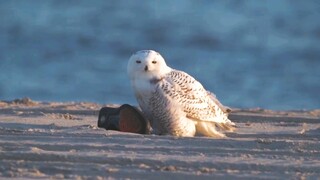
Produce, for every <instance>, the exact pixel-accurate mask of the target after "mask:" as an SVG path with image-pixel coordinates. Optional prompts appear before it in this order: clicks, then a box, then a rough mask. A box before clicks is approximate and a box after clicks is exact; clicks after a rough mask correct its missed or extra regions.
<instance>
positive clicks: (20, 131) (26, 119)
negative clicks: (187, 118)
mask: <svg viewBox="0 0 320 180" xmlns="http://www.w3.org/2000/svg"><path fill="white" fill-rule="evenodd" d="M103 106H107V105H101V104H96V103H89V102H79V103H73V102H70V103H60V102H36V101H32V100H31V99H29V98H24V99H17V100H13V101H0V159H1V163H0V169H1V171H0V178H1V179H2V178H11V177H15V178H21V179H24V178H95V179H103V178H107V177H110V178H116V179H118V178H132V179H160V178H161V179H165V178H172V179H173V178H174V179H178V178H179V179H185V178H192V179H195V178H201V179H212V178H226V177H227V178H254V179H259V178H267V179H292V178H294V179H296V178H301V179H304V178H311V179H316V178H319V177H320V109H318V110H311V111H304V110H292V111H271V110H264V109H258V108H256V109H234V110H233V112H232V113H231V114H230V116H229V117H230V119H231V120H232V121H234V122H235V123H236V125H237V130H236V131H235V133H230V134H227V136H228V138H225V139H211V138H207V137H194V138H177V137H171V136H156V135H140V134H130V133H123V132H118V131H106V130H104V129H101V128H98V127H97V118H98V112H99V110H100V108H101V107H103ZM108 106H114V107H115V106H118V105H108Z"/></svg>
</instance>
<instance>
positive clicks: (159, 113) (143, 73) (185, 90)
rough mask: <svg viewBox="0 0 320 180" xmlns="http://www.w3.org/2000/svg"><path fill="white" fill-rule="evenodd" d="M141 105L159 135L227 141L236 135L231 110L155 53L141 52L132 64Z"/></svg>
mask: <svg viewBox="0 0 320 180" xmlns="http://www.w3.org/2000/svg"><path fill="white" fill-rule="evenodd" d="M128 74H129V77H130V79H131V84H132V87H133V89H134V91H135V96H136V98H137V101H138V103H139V105H140V107H141V109H142V111H143V113H144V114H145V115H146V116H147V118H148V119H149V120H150V122H151V126H152V128H153V130H154V133H155V134H169V135H175V136H194V135H195V134H196V133H197V134H202V135H205V136H211V137H224V134H223V133H221V132H219V131H217V130H216V127H218V128H219V129H220V130H227V131H232V130H233V127H232V126H233V125H234V123H232V122H231V121H230V120H229V119H228V117H227V116H228V112H229V111H227V108H225V107H224V106H223V105H222V104H221V103H220V102H219V101H218V100H217V98H216V97H215V96H214V95H213V94H211V93H208V92H207V91H206V90H205V89H204V88H203V86H202V85H201V84H200V83H199V82H198V81H197V80H195V79H194V78H193V77H192V76H190V75H189V74H187V73H185V72H182V71H178V70H174V69H171V68H170V67H168V66H167V65H166V63H165V60H164V59H163V58H162V56H161V55H160V54H159V53H157V52H155V51H152V50H144V51H138V52H137V53H135V54H134V55H132V56H131V58H130V59H129V62H128Z"/></svg>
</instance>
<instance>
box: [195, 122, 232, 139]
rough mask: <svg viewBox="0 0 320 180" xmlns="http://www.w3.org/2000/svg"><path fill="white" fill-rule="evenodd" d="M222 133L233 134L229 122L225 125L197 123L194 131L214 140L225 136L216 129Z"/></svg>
mask: <svg viewBox="0 0 320 180" xmlns="http://www.w3.org/2000/svg"><path fill="white" fill-rule="evenodd" d="M217 127H218V128H219V129H220V130H223V131H228V132H233V131H234V130H235V127H234V123H232V122H231V121H230V123H229V122H226V123H214V122H199V121H198V122H197V123H196V129H197V133H198V134H202V135H205V136H209V137H214V138H224V137H226V135H225V134H223V133H221V132H219V131H217V129H216V128H217Z"/></svg>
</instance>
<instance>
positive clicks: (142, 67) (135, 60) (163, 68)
mask: <svg viewBox="0 0 320 180" xmlns="http://www.w3.org/2000/svg"><path fill="white" fill-rule="evenodd" d="M168 68H169V67H168V66H167V65H166V62H165V60H164V59H163V57H162V56H161V55H160V54H159V53H158V52H156V51H153V50H142V51H138V52H136V53H134V54H133V55H132V56H131V57H130V59H129V62H128V67H127V71H128V75H129V77H130V78H143V77H147V78H154V77H159V76H162V75H163V74H165V73H167V71H168Z"/></svg>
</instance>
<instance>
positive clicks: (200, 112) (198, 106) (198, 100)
mask: <svg viewBox="0 0 320 180" xmlns="http://www.w3.org/2000/svg"><path fill="white" fill-rule="evenodd" d="M165 79H166V81H167V83H169V84H170V86H169V87H171V88H167V90H166V91H164V93H170V94H174V95H175V96H178V97H177V98H174V100H176V101H178V102H176V103H178V104H179V105H180V106H181V107H182V108H183V111H184V112H185V113H186V116H187V117H188V118H190V119H193V120H196V121H204V122H214V123H227V122H231V121H230V120H229V119H228V118H227V113H226V112H224V111H223V109H222V108H221V107H219V106H222V105H221V103H220V102H219V101H214V100H213V99H216V98H215V96H214V95H213V96H211V94H209V93H208V92H207V91H206V90H205V89H204V87H203V86H202V85H201V84H200V83H199V82H198V81H197V80H195V79H194V78H193V77H192V76H190V75H189V74H187V73H185V72H182V71H178V70H172V71H171V72H170V73H168V74H167V76H166V77H165ZM167 87H168V86H167ZM217 102H219V103H217Z"/></svg>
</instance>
